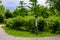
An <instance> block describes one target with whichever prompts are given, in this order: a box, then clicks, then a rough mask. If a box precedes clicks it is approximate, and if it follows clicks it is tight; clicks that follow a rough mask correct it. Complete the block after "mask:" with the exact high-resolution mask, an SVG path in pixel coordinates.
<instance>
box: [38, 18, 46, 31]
mask: <svg viewBox="0 0 60 40" xmlns="http://www.w3.org/2000/svg"><path fill="white" fill-rule="evenodd" d="M38 24H39V25H38V29H39V31H44V30H45V26H46V24H47V23H46V21H45V19H44V18H42V17H39V21H38Z"/></svg>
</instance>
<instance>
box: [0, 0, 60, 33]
mask: <svg viewBox="0 0 60 40" xmlns="http://www.w3.org/2000/svg"><path fill="white" fill-rule="evenodd" d="M30 2H32V3H30V5H31V7H30V6H29V5H28V6H24V4H26V3H24V2H23V1H20V5H19V6H18V7H17V8H16V10H14V11H13V12H10V11H9V10H5V9H4V7H3V5H0V23H5V24H6V27H8V28H10V29H14V30H19V31H28V32H31V33H34V32H35V15H38V31H39V32H50V33H60V18H59V17H60V15H59V10H60V9H59V7H60V6H59V5H60V2H59V0H57V1H56V0H52V1H51V0H47V3H50V4H52V3H53V5H49V6H50V7H45V6H41V5H39V4H37V0H30ZM58 4H59V5H58ZM56 5H57V7H56ZM26 7H28V8H26Z"/></svg>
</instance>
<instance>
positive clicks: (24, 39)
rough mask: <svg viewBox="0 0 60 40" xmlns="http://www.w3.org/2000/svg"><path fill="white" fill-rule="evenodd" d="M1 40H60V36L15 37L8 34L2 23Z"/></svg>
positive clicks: (0, 29)
mask: <svg viewBox="0 0 60 40" xmlns="http://www.w3.org/2000/svg"><path fill="white" fill-rule="evenodd" d="M0 40H60V37H42V38H41V37H40V38H34V37H33V38H27V37H15V36H11V35H8V34H7V33H6V32H5V31H4V30H3V29H2V28H1V25H0Z"/></svg>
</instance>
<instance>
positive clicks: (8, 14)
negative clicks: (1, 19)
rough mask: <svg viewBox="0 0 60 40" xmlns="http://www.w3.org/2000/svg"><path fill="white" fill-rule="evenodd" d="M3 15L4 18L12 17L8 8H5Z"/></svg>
mask: <svg viewBox="0 0 60 40" xmlns="http://www.w3.org/2000/svg"><path fill="white" fill-rule="evenodd" d="M4 16H5V18H7V19H8V18H12V17H13V15H12V13H11V12H10V11H9V10H6V12H5V14H4Z"/></svg>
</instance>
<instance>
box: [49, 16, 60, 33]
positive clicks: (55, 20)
mask: <svg viewBox="0 0 60 40" xmlns="http://www.w3.org/2000/svg"><path fill="white" fill-rule="evenodd" d="M59 21H60V18H59V17H55V16H53V17H51V18H49V22H48V27H49V29H50V30H51V32H52V33H56V32H57V31H59V30H60V22H59Z"/></svg>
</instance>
